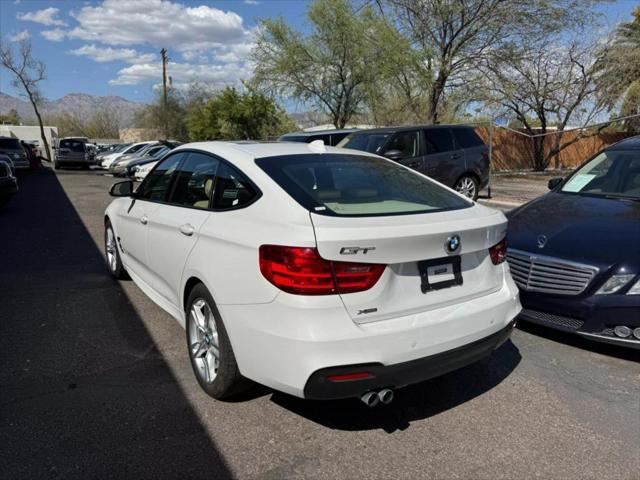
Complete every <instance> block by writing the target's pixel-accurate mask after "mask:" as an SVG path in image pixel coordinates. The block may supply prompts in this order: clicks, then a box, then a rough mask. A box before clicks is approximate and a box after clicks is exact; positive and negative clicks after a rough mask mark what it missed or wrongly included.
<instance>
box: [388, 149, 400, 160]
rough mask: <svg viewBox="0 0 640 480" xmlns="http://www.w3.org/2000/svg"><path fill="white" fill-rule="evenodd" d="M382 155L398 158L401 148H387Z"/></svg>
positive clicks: (390, 158)
mask: <svg viewBox="0 0 640 480" xmlns="http://www.w3.org/2000/svg"><path fill="white" fill-rule="evenodd" d="M384 156H385V157H387V158H388V159H389V160H400V159H401V158H402V150H395V149H394V150H387V151H386V152H384Z"/></svg>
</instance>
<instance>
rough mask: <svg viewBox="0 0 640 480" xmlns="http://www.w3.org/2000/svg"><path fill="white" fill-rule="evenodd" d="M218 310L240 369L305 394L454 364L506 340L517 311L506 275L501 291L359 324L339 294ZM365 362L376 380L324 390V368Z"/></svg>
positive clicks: (351, 390) (350, 392)
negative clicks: (457, 302)
mask: <svg viewBox="0 0 640 480" xmlns="http://www.w3.org/2000/svg"><path fill="white" fill-rule="evenodd" d="M218 308H219V310H220V314H221V316H222V319H223V321H224V323H225V327H226V329H227V332H228V334H229V338H230V340H231V344H232V345H233V350H234V353H235V356H236V360H237V362H238V367H239V369H240V372H241V373H242V375H244V376H245V377H247V378H250V379H251V380H254V381H256V382H258V383H261V384H263V385H267V386H269V387H271V388H274V389H276V390H280V391H283V392H286V393H289V394H291V395H295V396H298V397H303V398H304V397H306V396H309V397H310V398H345V397H351V396H359V395H361V394H362V393H365V392H366V391H368V390H369V389H371V388H376V387H380V386H394V387H395V386H397V387H399V386H404V385H408V384H410V383H414V382H419V381H422V380H424V379H427V378H431V377H432V376H436V375H439V374H441V373H446V372H448V371H451V370H454V369H456V368H459V367H461V366H463V365H466V364H468V363H471V362H473V361H475V360H476V359H479V358H482V356H484V355H486V354H488V353H490V352H491V351H492V350H493V349H494V348H496V346H498V345H499V344H500V342H501V341H504V339H502V336H503V335H505V334H506V335H507V336H508V332H510V330H511V328H512V322H513V320H514V319H515V318H516V316H517V315H518V313H519V312H520V309H521V307H520V301H519V299H518V290H517V287H516V286H515V284H514V283H513V280H511V278H510V277H507V276H505V279H504V283H503V286H502V288H501V289H500V290H498V291H497V292H494V293H491V294H489V295H486V296H484V297H479V298H475V299H473V300H470V301H467V302H462V303H459V304H455V305H449V306H446V307H442V308H438V309H433V310H429V311H425V312H421V313H416V314H412V315H407V316H403V317H398V318H394V319H389V320H382V321H378V322H371V323H367V324H360V325H358V324H356V323H354V322H353V321H352V319H351V318H350V317H349V315H348V314H347V312H346V310H345V308H344V305H343V303H342V301H341V300H340V298H339V297H338V296H326V297H315V298H313V299H311V298H309V297H302V296H296V295H289V294H284V293H280V294H279V295H278V296H277V297H276V299H275V300H274V301H272V302H270V303H264V304H258V305H218ZM451 352H453V353H451ZM438 355H442V356H438ZM413 362H416V363H415V365H417V366H414V363H413ZM426 363H428V364H432V366H425V364H426ZM363 364H366V365H371V366H375V367H376V371H377V372H378V374H379V375H380V376H379V377H376V382H369V383H361V382H360V381H358V382H349V384H347V382H343V383H341V384H338V385H339V386H340V387H341V388H343V389H344V390H343V391H340V389H336V388H337V387H333V386H331V388H330V389H329V391H327V392H324V393H323V392H322V388H321V387H322V385H320V383H321V377H322V376H323V372H325V370H326V369H333V368H337V369H338V370H343V369H344V368H345V366H352V365H363ZM356 384H357V386H356Z"/></svg>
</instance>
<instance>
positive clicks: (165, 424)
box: [0, 168, 232, 479]
mask: <svg viewBox="0 0 640 480" xmlns="http://www.w3.org/2000/svg"><path fill="white" fill-rule="evenodd" d="M97 218H100V217H99V216H98V217H97ZM96 228H97V226H96ZM0 232H1V234H2V235H1V238H2V253H1V254H0V385H1V387H0V458H2V461H1V464H2V466H1V467H0V469H1V473H0V476H1V477H2V478H30V479H31V478H56V477H57V478H65V479H66V478H133V477H138V478H178V477H181V478H205V477H206V478H229V477H231V476H232V474H231V472H230V471H229V469H228V467H227V465H226V463H225V461H224V458H223V457H222V455H221V454H220V453H219V452H218V450H217V448H216V445H214V444H213V442H212V440H211V439H210V437H209V435H208V434H207V432H206V430H205V428H204V427H203V425H202V424H201V422H200V420H199V418H198V416H197V414H196V412H195V411H194V410H193V408H192V407H191V405H190V403H189V401H188V400H187V399H186V398H185V395H184V393H183V392H182V390H181V389H180V386H179V385H178V382H177V381H176V379H175V378H174V376H173V375H172V372H171V370H170V368H169V366H168V365H167V363H166V362H165V360H164V359H163V357H162V355H161V354H160V353H159V352H158V350H157V349H156V346H155V344H154V342H153V340H152V338H151V337H150V335H149V332H148V331H147V330H146V328H145V325H144V324H143V322H142V320H141V318H140V317H139V316H138V314H137V313H136V310H135V309H134V307H133V305H132V304H131V303H130V302H129V300H128V298H127V296H126V295H125V293H124V291H123V290H122V288H121V286H120V284H119V283H118V282H116V281H114V280H113V279H112V278H111V277H110V275H109V273H108V271H107V269H106V266H105V265H104V260H103V256H102V253H101V252H100V251H99V250H98V249H97V248H96V245H95V243H94V241H93V239H92V237H91V235H90V234H89V232H88V230H87V229H86V228H85V225H84V224H83V222H82V220H81V218H80V217H79V216H78V214H77V212H76V210H75V209H74V206H73V205H72V203H71V202H70V200H69V198H68V197H67V195H66V193H65V191H64V189H63V188H62V186H61V184H60V183H59V181H58V179H57V177H56V175H55V174H54V173H53V172H52V171H51V170H49V169H47V168H44V169H42V170H41V171H38V172H34V173H33V174H30V175H22V176H21V178H20V191H19V193H18V195H16V197H15V198H14V199H13V201H12V202H11V203H10V204H9V206H8V208H7V209H6V211H4V212H2V213H0ZM185 359H186V357H185Z"/></svg>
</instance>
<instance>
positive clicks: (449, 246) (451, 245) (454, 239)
mask: <svg viewBox="0 0 640 480" xmlns="http://www.w3.org/2000/svg"><path fill="white" fill-rule="evenodd" d="M444 248H445V249H446V250H447V252H448V253H454V252H456V251H457V250H458V249H459V248H460V237H459V236H458V235H452V236H450V237H449V238H447V241H446V242H444Z"/></svg>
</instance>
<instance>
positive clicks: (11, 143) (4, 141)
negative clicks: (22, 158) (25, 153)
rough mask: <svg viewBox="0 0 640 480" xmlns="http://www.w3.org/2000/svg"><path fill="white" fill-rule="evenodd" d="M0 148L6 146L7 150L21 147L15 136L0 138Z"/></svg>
mask: <svg viewBox="0 0 640 480" xmlns="http://www.w3.org/2000/svg"><path fill="white" fill-rule="evenodd" d="M0 148H6V149H7V150H21V149H22V147H21V146H20V142H19V141H18V139H17V138H0Z"/></svg>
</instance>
